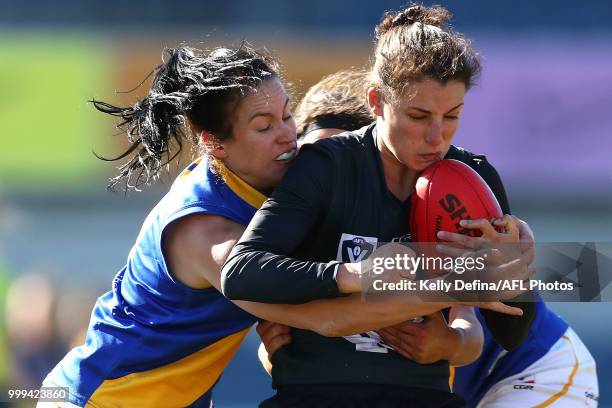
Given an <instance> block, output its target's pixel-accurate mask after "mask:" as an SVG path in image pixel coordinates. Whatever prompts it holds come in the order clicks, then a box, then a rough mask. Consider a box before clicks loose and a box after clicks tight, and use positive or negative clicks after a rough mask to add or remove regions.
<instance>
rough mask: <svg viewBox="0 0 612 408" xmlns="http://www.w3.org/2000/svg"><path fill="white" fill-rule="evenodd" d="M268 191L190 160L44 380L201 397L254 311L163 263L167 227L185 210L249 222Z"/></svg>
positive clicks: (151, 402)
mask: <svg viewBox="0 0 612 408" xmlns="http://www.w3.org/2000/svg"><path fill="white" fill-rule="evenodd" d="M264 200H265V196H263V195H262V194H261V193H259V192H257V191H256V190H255V189H253V188H252V187H251V186H249V185H248V184H246V183H245V182H244V181H242V180H241V179H240V178H238V177H237V176H236V175H234V174H232V173H231V172H230V171H229V170H227V169H225V171H224V177H223V181H222V180H221V179H220V178H219V177H217V176H215V175H214V174H212V173H211V171H210V170H209V169H208V165H207V162H206V159H203V160H201V161H196V162H194V163H192V164H191V165H190V166H189V167H187V169H185V170H184V171H183V172H182V173H181V174H180V175H179V177H178V178H177V180H176V181H175V182H174V184H173V185H172V187H171V189H170V191H169V192H168V194H167V195H166V196H165V197H164V198H163V199H162V200H161V201H160V202H159V203H158V204H157V206H156V207H155V208H154V209H153V210H152V211H151V213H150V214H149V215H148V217H147V219H146V220H145V222H144V225H143V226H142V229H141V231H140V234H139V235H138V238H137V240H136V243H135V245H134V247H133V248H132V250H131V251H130V254H129V256H128V259H127V264H126V265H125V267H124V268H123V269H121V271H119V273H118V274H117V276H116V277H115V279H114V281H113V285H112V290H111V291H110V292H108V293H106V294H104V295H103V296H101V297H100V298H99V299H98V301H97V303H96V305H95V306H94V309H93V312H92V315H91V321H90V325H89V329H88V332H87V338H86V340H85V344H84V345H82V346H80V347H77V348H75V349H73V350H72V351H70V352H69V353H68V354H67V355H66V357H64V359H63V360H62V361H61V362H60V363H59V364H58V365H57V366H56V367H55V368H54V369H53V371H52V372H51V373H50V374H49V376H48V377H47V379H46V380H45V385H46V386H50V385H55V386H60V387H68V388H69V390H70V394H71V398H70V402H72V403H73V404H77V405H79V406H83V405H85V404H88V403H89V404H91V405H92V406H99V407H130V408H132V407H159V406H164V407H167V406H177V407H186V406H193V407H208V406H209V404H210V394H211V390H212V387H213V386H214V384H215V383H216V382H217V380H218V379H219V376H220V375H221V372H222V371H223V369H224V368H225V366H226V365H227V363H228V362H229V360H230V359H231V358H232V356H233V354H234V352H235V351H236V349H237V348H238V346H239V344H240V342H241V341H242V340H243V339H244V337H245V336H246V334H247V332H248V330H249V327H250V326H251V325H252V324H253V323H254V322H255V318H254V317H253V316H252V315H250V314H248V313H246V312H244V311H243V310H241V309H239V308H238V307H237V306H235V305H234V304H233V303H231V302H230V301H229V300H227V299H226V298H225V297H223V295H222V294H221V293H220V292H218V291H217V290H216V289H214V288H208V289H201V290H197V289H192V288H190V287H188V286H186V285H184V284H182V283H181V282H179V281H178V280H176V279H175V278H174V277H173V276H172V275H171V274H170V273H169V272H168V268H167V266H166V261H165V259H164V254H163V252H162V239H163V232H164V229H165V228H166V227H167V226H168V225H169V224H170V223H172V222H173V221H176V220H178V219H180V218H182V217H185V216H188V215H191V214H215V215H221V216H224V217H227V218H229V219H231V220H233V221H235V222H238V223H241V224H245V225H246V224H248V223H249V221H250V220H251V218H252V217H253V215H254V214H255V211H256V210H257V208H259V207H260V206H261V204H262V203H263V201H264Z"/></svg>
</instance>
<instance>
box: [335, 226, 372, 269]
mask: <svg viewBox="0 0 612 408" xmlns="http://www.w3.org/2000/svg"><path fill="white" fill-rule="evenodd" d="M377 244H378V238H376V237H362V236H359V235H352V234H346V233H343V234H342V236H341V237H340V244H339V245H338V254H337V255H336V260H337V261H339V262H351V263H353V262H360V261H363V260H364V259H365V258H367V257H368V256H370V255H371V254H372V252H374V250H375V249H376V245H377Z"/></svg>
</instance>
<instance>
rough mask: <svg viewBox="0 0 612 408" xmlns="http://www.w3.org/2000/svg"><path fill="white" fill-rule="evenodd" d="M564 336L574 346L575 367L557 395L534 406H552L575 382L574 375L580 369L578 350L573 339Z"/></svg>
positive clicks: (537, 407)
mask: <svg viewBox="0 0 612 408" xmlns="http://www.w3.org/2000/svg"><path fill="white" fill-rule="evenodd" d="M562 338H563V339H565V340H567V341H569V343H570V346H572V353H573V354H574V367H573V368H572V371H571V372H570V375H569V378H568V379H567V382H566V383H565V385H563V388H561V391H559V392H558V393H556V394H555V395H553V396H552V397H550V398H549V399H547V400H546V401H544V402H543V403H541V404H538V405H536V406H534V407H533V408H545V407H550V406H551V405H552V404H553V403H554V402H555V401H557V400H558V399H559V398H561V397H562V396H564V395H565V394H567V392H568V391H569V388H570V387H571V386H572V384H573V383H574V376H575V375H576V371H578V367H579V363H578V356H577V355H576V350H574V343H572V340H571V339H570V338H569V337H567V336H563V337H562Z"/></svg>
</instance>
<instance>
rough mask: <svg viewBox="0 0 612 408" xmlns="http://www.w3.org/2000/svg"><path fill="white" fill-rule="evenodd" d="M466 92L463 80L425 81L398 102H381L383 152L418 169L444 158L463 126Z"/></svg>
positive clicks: (415, 169) (378, 122) (378, 129)
mask: <svg viewBox="0 0 612 408" xmlns="http://www.w3.org/2000/svg"><path fill="white" fill-rule="evenodd" d="M465 91H466V89H465V85H464V84H463V82H460V81H450V82H447V83H446V84H444V85H443V84H440V83H439V82H437V81H434V80H425V81H422V82H418V83H416V84H415V85H413V86H412V87H410V89H408V91H407V92H406V95H405V96H403V97H402V98H399V101H398V102H396V103H385V102H382V103H380V104H379V106H378V111H376V108H375V109H374V110H375V113H376V115H377V117H378V120H377V132H378V135H380V137H381V140H382V146H381V155H382V156H383V157H386V158H387V159H391V160H394V161H397V162H399V164H401V165H403V166H405V167H406V168H408V169H409V170H412V171H415V172H421V171H423V170H424V169H425V168H426V167H427V166H429V165H430V164H432V163H434V162H435V161H437V160H440V159H442V158H444V156H445V155H446V153H447V152H448V149H449V147H450V144H451V140H452V139H453V135H454V134H455V131H456V130H457V126H458V125H459V117H460V115H461V110H462V108H463V97H464V95H465ZM370 105H372V103H371V104H370Z"/></svg>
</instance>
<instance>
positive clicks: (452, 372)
mask: <svg viewBox="0 0 612 408" xmlns="http://www.w3.org/2000/svg"><path fill="white" fill-rule="evenodd" d="M449 368H450V371H449V373H448V388H450V390H451V392H453V385H454V384H455V366H450V367H449Z"/></svg>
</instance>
